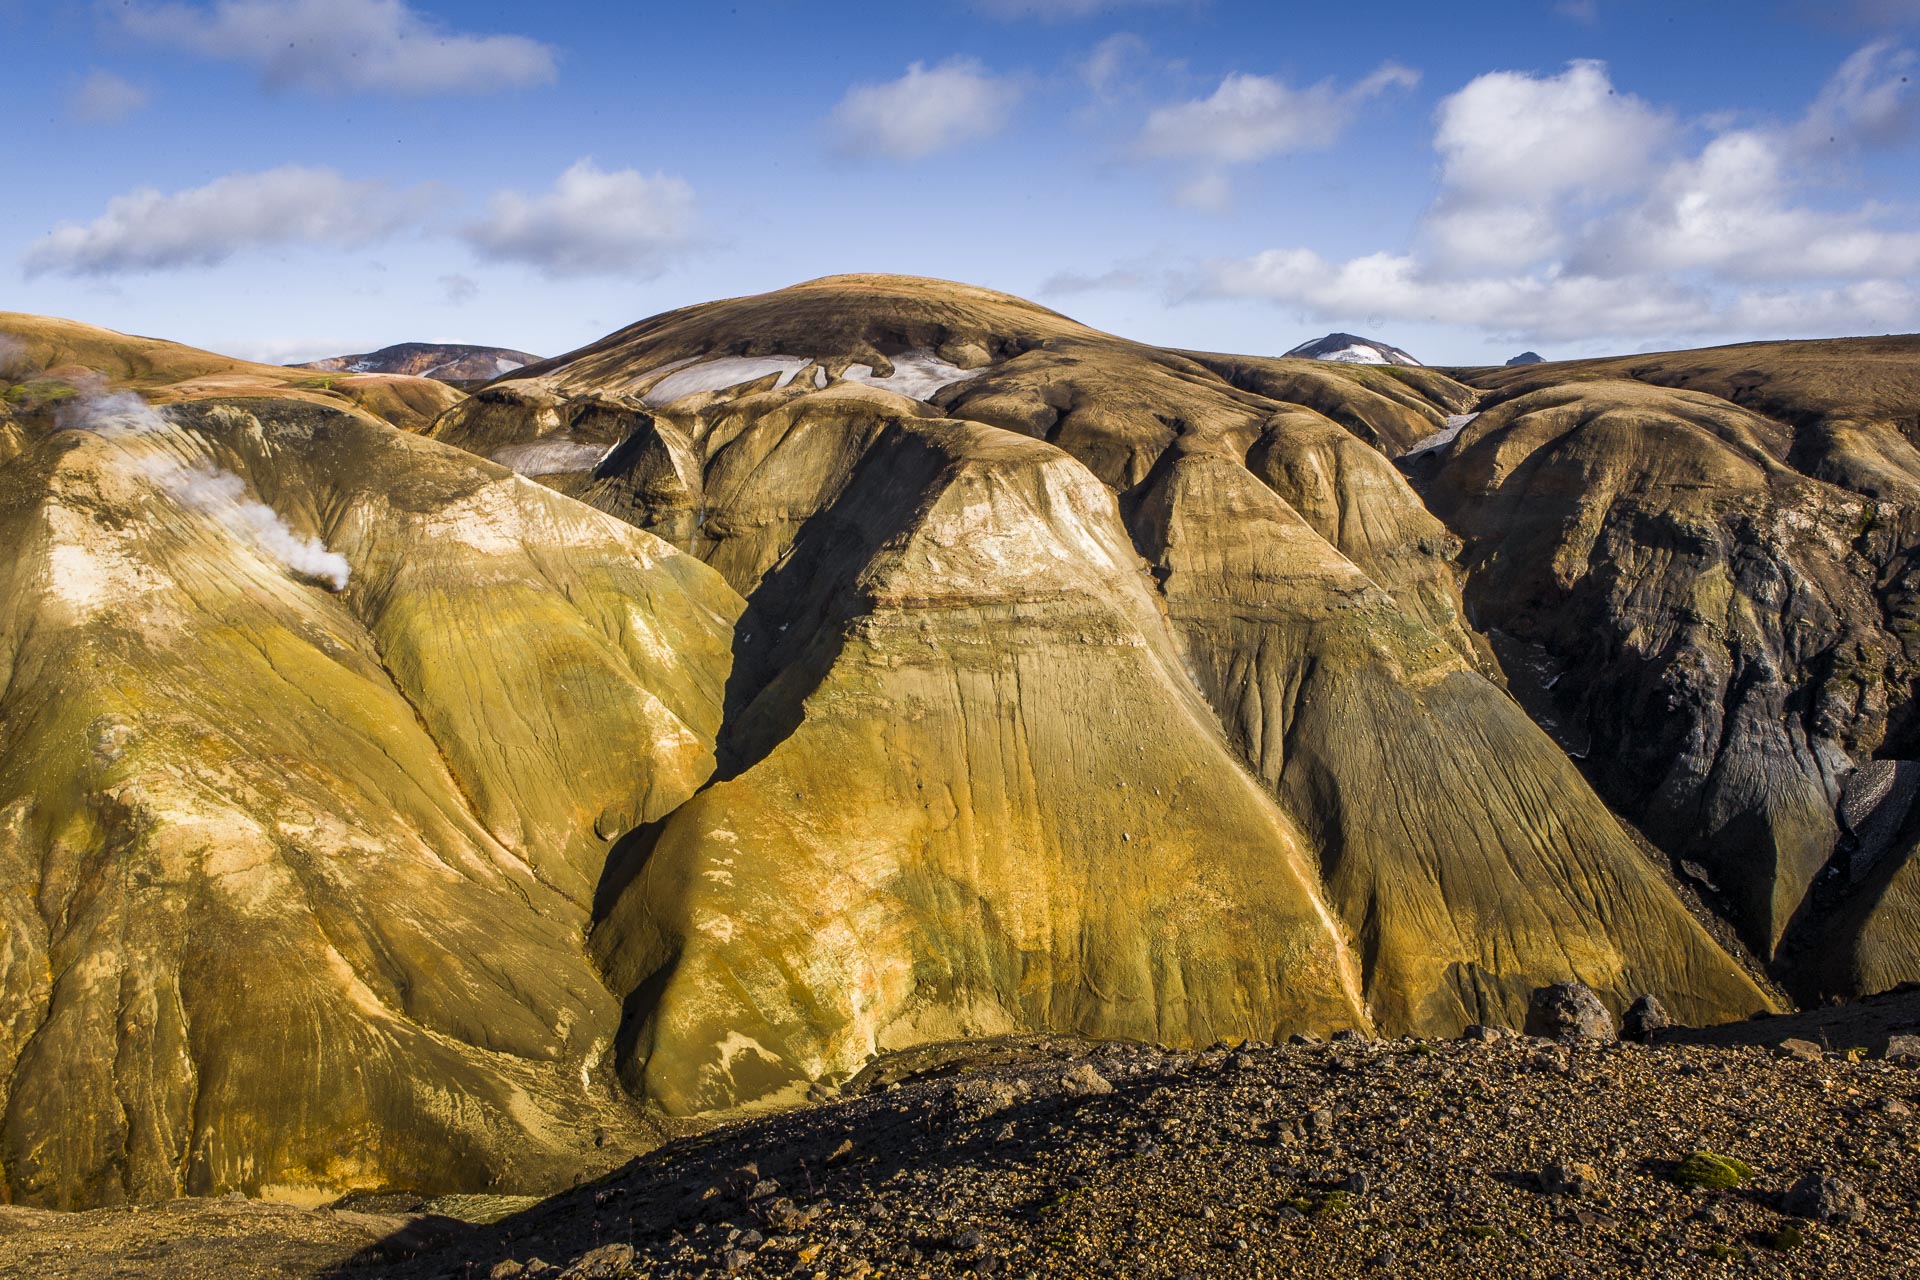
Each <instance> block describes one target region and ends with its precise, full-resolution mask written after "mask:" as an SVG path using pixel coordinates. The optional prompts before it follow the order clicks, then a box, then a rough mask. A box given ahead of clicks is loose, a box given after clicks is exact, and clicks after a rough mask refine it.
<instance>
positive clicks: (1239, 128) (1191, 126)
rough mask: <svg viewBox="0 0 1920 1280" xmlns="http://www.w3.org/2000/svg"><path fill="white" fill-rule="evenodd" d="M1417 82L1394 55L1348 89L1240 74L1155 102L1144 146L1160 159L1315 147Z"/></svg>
mask: <svg viewBox="0 0 1920 1280" xmlns="http://www.w3.org/2000/svg"><path fill="white" fill-rule="evenodd" d="M1419 82H1420V75H1419V73H1418V72H1416V71H1413V70H1411V69H1409V68H1407V67H1403V66H1400V65H1399V64H1398V63H1394V62H1388V63H1383V64H1382V65H1381V66H1380V67H1379V69H1378V70H1376V71H1374V72H1373V74H1371V75H1369V76H1367V78H1366V79H1364V80H1361V81H1360V82H1358V83H1357V84H1354V85H1351V86H1349V87H1348V88H1345V89H1340V88H1336V87H1335V86H1334V83H1333V81H1331V80H1323V81H1321V82H1320V83H1319V84H1316V85H1310V86H1308V87H1307V88H1305V89H1294V88H1291V87H1289V86H1288V85H1287V84H1285V83H1284V82H1282V81H1280V80H1276V79H1273V78H1271V77H1268V76H1256V75H1246V74H1240V73H1236V74H1234V75H1230V76H1228V77H1226V79H1224V80H1222V81H1221V82H1220V87H1219V88H1217V89H1215V90H1214V91H1213V93H1212V95H1211V96H1209V97H1206V98H1200V99H1196V100H1194V101H1191V102H1180V103H1175V104H1173V105H1171V106H1165V107H1160V108H1158V109H1156V110H1155V111H1154V112H1153V113H1152V114H1151V115H1149V116H1148V117H1147V123H1146V126H1145V128H1143V129H1142V130H1141V132H1140V141H1139V148H1140V150H1141V152H1142V153H1143V154H1145V155H1148V156H1152V157H1155V158H1158V159H1167V160H1200V161H1206V162H1211V163H1215V164H1248V163H1251V162H1253V161H1255V160H1264V159H1266V158H1268V157H1269V156H1276V155H1282V154H1285V153H1287V152H1293V151H1311V150H1317V149H1319V148H1322V147H1329V146H1332V145H1333V144H1334V142H1336V141H1337V140H1338V139H1339V137H1340V135H1341V133H1342V132H1344V131H1345V130H1346V127H1347V125H1348V123H1349V122H1350V121H1351V120H1352V117H1353V113H1354V111H1355V110H1356V109H1357V108H1358V107H1359V106H1360V105H1361V104H1362V103H1365V102H1366V101H1368V100H1369V99H1372V98H1376V97H1378V96H1380V95H1381V94H1382V93H1384V92H1386V91H1387V90H1389V89H1394V88H1402V89H1404V88H1410V87H1412V86H1413V85H1416V84H1418V83H1419Z"/></svg>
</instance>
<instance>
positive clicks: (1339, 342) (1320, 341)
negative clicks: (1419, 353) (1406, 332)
mask: <svg viewBox="0 0 1920 1280" xmlns="http://www.w3.org/2000/svg"><path fill="white" fill-rule="evenodd" d="M1287 355H1289V356H1292V357H1294V358H1296V359H1300V360H1335V361H1338V362H1339V363H1341V364H1405V365H1415V366H1418V365H1419V364H1420V362H1419V361H1418V360H1415V359H1414V358H1413V357H1412V356H1410V355H1408V354H1407V353H1406V352H1404V351H1402V350H1401V349H1400V348H1399V347H1396V346H1392V345H1390V344H1388V343H1385V342H1381V341H1380V340H1378V339H1377V338H1362V337H1360V336H1359V335H1358V334H1353V333H1330V334H1328V335H1327V336H1326V337H1324V338H1315V339H1314V340H1313V341H1312V342H1303V343H1301V344H1300V345H1299V346H1297V347H1295V348H1294V349H1293V350H1291V351H1289V352H1287Z"/></svg>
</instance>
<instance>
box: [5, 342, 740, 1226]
mask: <svg viewBox="0 0 1920 1280" xmlns="http://www.w3.org/2000/svg"><path fill="white" fill-rule="evenodd" d="M0 328H4V329H5V331H7V332H9V333H12V334H21V335H24V336H23V339H22V340H19V341H18V343H17V345H18V346H19V347H20V348H21V349H23V350H24V352H25V355H24V357H22V358H20V359H17V360H16V361H15V362H14V363H13V365H12V366H11V368H10V369H9V370H8V372H7V375H6V377H5V378H4V379H0V402H5V403H6V404H8V405H9V406H11V408H10V410H9V412H8V414H7V417H8V422H7V423H6V426H7V428H8V429H9V430H10V433H11V440H12V451H11V456H9V454H8V452H5V451H0V546H4V547H6V548H7V552H6V555H5V557H4V559H0V886H4V892H0V1186H3V1187H4V1192H5V1198H6V1199H7V1200H8V1201H10V1202H14V1203H20V1202H27V1203H36V1204H43V1205H55V1206H83V1205H97V1204H106V1203H114V1202H117V1201H121V1200H151V1199H156V1198H164V1197H167V1196H172V1195H178V1194H181V1193H183V1192H184V1193H195V1194H216V1193H219V1192H222V1191H225V1190H230V1189H232V1190H240V1189H244V1190H246V1191H247V1192H249V1193H252V1194H265V1195H272V1196H276V1197H279V1198H295V1199H299V1198H308V1199H325V1198H330V1197H331V1196H333V1195H336V1194H338V1192H339V1190H340V1189H342V1188H345V1187H352V1186H360V1187H378V1186H383V1185H389V1184H395V1183H398V1184H401V1185H425V1186H445V1187H449V1188H453V1187H484V1186H489V1185H497V1184H503V1183H504V1184H506V1185H512V1186H529V1185H536V1186H537V1185H564V1184H565V1183H566V1182H567V1181H569V1180H570V1179H571V1178H572V1177H573V1176H574V1174H575V1172H576V1171H578V1170H579V1169H580V1168H582V1167H583V1165H590V1164H591V1163H592V1161H593V1160H595V1159H596V1158H598V1157H596V1155H595V1147H594V1145H593V1135H594V1133H595V1132H596V1130H598V1131H599V1132H600V1133H601V1134H602V1135H603V1138H604V1139H605V1140H606V1141H608V1142H609V1143H611V1144H612V1145H613V1147H614V1148H615V1149H618V1148H620V1147H627V1148H631V1147H632V1146H633V1145H636V1144H641V1143H644V1142H645V1141H647V1140H648V1135H650V1134H653V1133H656V1132H657V1131H658V1126H657V1124H652V1122H649V1121H648V1120H647V1119H646V1118H645V1117H644V1116H643V1115H641V1114H639V1113H638V1112H636V1111H635V1109H634V1108H633V1107H632V1106H631V1104H630V1103H629V1102H628V1101H627V1099H626V1097H625V1095H624V1094H623V1093H622V1091H621V1090H620V1088H619V1086H618V1084H617V1082H616V1081H615V1080H614V1079H613V1078H612V1076H611V1074H610V1073H609V1072H608V1071H606V1070H605V1068H604V1065H603V1064H604V1059H605V1055H606V1052H607V1047H608V1046H609V1045H610V1044H611V1043H612V1041H613V1038H614V1036H615V1035H616V1033H617V1031H618V1029H619V1025H620V1021H621V1013H620V1002H619V1000H618V999H617V998H616V997H615V996H614V995H613V994H612V993H611V992H609V991H608V989H607V988H606V986H605V984H604V983H603V981H602V980H601V978H600V976H599V974H598V973H597V971H596V970H595V967H594V964H593V962H592V960H591V958H590V957H589V955H588V954H587V952H586V949H585V945H584V941H583V938H584V935H585V932H586V930H587V929H588V927H589V925H590V923H591V908H592V902H593V895H594V891H595V888H596V885H597V883H598V880H599V875H600V871H601V867H602V864H603V863H604V860H605V856H606V849H607V841H608V838H609V837H610V836H612V835H616V834H618V833H619V832H621V831H624V830H626V829H627V828H629V827H631V826H632V825H634V824H636V823H640V822H644V821H647V820H649V819H652V818H655V817H658V816H660V815H661V814H663V813H666V812H668V811H670V810H672V809H673V808H675V807H676V806H677V805H678V804H679V803H680V802H682V801H683V800H685V799H686V798H687V797H688V796H689V795H691V794H692V793H693V792H694V791H695V790H696V789H697V788H698V787H699V785H700V784H701V783H702V781H703V780H704V779H705V778H706V777H707V776H708V775H709V774H710V772H711V770H712V768H713V760H714V757H713V735H714V732H715V730H716V729H717V727H718V723H719V711H720V706H721V701H722V693H723V690H724V687H725V683H726V680H727V675H728V670H729V667H730V654H729V644H730V639H729V637H730V634H731V627H732V622H733V619H734V618H735V616H737V614H738V613H739V610H740V608H741V602H740V601H739V599H738V597H737V596H735V595H734V593H733V592H732V591H731V590H730V589H729V588H728V587H727V586H726V585H725V584H724V583H723V582H722V581H721V580H720V578H719V577H718V575H716V574H715V573H713V572H712V571H710V570H708V569H707V568H706V567H705V566H703V565H701V564H699V563H698V562H697V561H695V560H693V559H692V558H691V557H688V556H685V555H682V554H680V553H678V552H676V551H674V550H672V549H671V548H669V547H667V546H666V545H665V544H663V543H661V542H660V541H659V540H658V539H655V538H653V537H651V536H650V535H648V534H645V533H641V532H639V531H637V530H635V529H633V528H631V527H630V526H628V525H625V524H623V523H620V522H618V521H615V520H612V519H609V518H607V517H604V516H601V515H599V514H597V513H595V512H593V511H590V510H588V509H586V508H584V507H582V506H580V505H578V504H576V503H573V502H570V501H568V500H567V499H565V498H562V497H560V496H558V495H556V494H554V493H552V492H551V491H550V490H547V489H545V488H542V487H540V486H538V485H534V484H532V483H529V482H527V481H524V480H522V479H520V478H518V477H516V476H515V475H513V474H512V473H511V472H509V471H507V470H506V469H504V468H502V467H498V466H494V465H492V464H489V463H486V462H483V461H481V460H479V459H476V458H474V457H473V456H472V455H470V454H467V453H463V452H461V451H459V450H455V449H451V448H448V447H447V446H444V445H440V444H436V443H435V442H433V441H431V440H426V439H423V438H421V437H420V436H418V435H415V434H410V433H407V432H405V431H401V430H397V429H395V428H394V427H393V426H391V425H389V424H388V423H386V422H383V421H381V420H380V419H378V418H376V417H374V416H372V415H371V414H369V413H368V412H366V411H365V410H363V409H361V408H359V407H357V406H355V405H352V404H350V403H348V402H347V401H346V400H345V399H343V398H342V396H341V390H340V384H341V382H345V381H348V380H344V379H343V380H340V382H335V383H334V384H333V387H334V389H333V390H332V391H328V392H320V391H312V390H307V389H303V387H302V386H301V384H300V383H298V382H293V383H286V384H282V385H281V386H280V387H278V388H274V387H273V386H271V385H269V379H268V378H267V375H264V374H257V373H255V372H252V371H249V370H247V369H244V368H240V369H238V370H237V371H236V369H235V368H234V367H232V366H230V365H229V366H228V367H222V368H214V369H212V370H208V369H205V368H204V367H203V366H205V365H206V363H207V361H206V358H205V357H204V353H198V352H194V351H192V350H190V349H187V348H178V347H172V346H170V345H168V344H163V343H156V342H151V341H149V340H144V339H122V338H119V337H118V336H117V335H110V334H107V333H106V332H105V331H101V330H76V329H72V328H71V327H68V326H65V325H63V324H59V323H54V322H50V323H47V324H42V325H38V326H35V325H31V324H29V325H23V324H21V323H19V322H18V320H17V318H15V317H6V318H5V320H4V321H0ZM49 334H52V335H54V338H57V339H59V341H54V340H53V339H50V338H49V337H48V335H49ZM63 343H64V345H62V344H63ZM50 356H51V358H52V359H54V360H57V361H58V362H59V363H58V364H57V365H54V366H52V367H48V366H46V365H45V363H44V362H45V361H47V360H48V359H49V357H50ZM76 359H85V360H86V361H88V362H89V363H90V364H91V365H92V367H93V369H94V370H95V373H94V375H93V376H92V377H85V376H82V374H81V371H80V370H79V369H78V367H77V366H76V365H74V364H73V363H72V362H73V361H74V360H76ZM58 369H64V370H66V372H65V373H60V372H57V371H56V370H58ZM183 373H184V374H186V375H187V380H186V381H184V382H183V381H180V380H179V379H178V377H177V375H181V374H183ZM273 376H274V377H278V378H282V379H284V378H287V377H288V376H289V375H288V374H287V371H285V370H279V371H276V372H275V374H274V375H273ZM154 380H158V381H159V382H160V383H161V384H162V385H161V386H160V388H159V394H160V397H161V398H164V399H167V400H168V401H169V403H168V404H167V405H166V406H165V407H164V408H162V409H159V410H155V409H152V408H150V407H148V405H147V404H146V403H145V402H144V401H143V400H141V399H140V398H138V397H136V396H133V395H132V394H130V393H129V392H127V391H126V390H125V388H126V387H128V386H133V385H140V384H142V383H143V382H152V381H154ZM401 385H405V384H404V383H403V384H401ZM422 385H423V386H426V387H438V384H432V383H425V384H422ZM435 394H437V395H444V396H446V397H448V398H453V399H457V398H458V396H457V393H452V392H449V391H447V389H445V388H439V391H438V392H436V393H435ZM650 1126H651V1127H650Z"/></svg>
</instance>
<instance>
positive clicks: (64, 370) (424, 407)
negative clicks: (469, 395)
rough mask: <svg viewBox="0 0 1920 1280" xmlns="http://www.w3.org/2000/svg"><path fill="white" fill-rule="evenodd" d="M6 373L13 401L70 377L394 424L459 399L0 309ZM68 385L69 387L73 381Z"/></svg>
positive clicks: (416, 386) (165, 400) (418, 383)
mask: <svg viewBox="0 0 1920 1280" xmlns="http://www.w3.org/2000/svg"><path fill="white" fill-rule="evenodd" d="M0 348H3V349H4V350H0V355H5V356H6V358H5V359H4V360H0V378H4V379H6V380H7V381H8V382H9V384H10V386H11V391H10V393H9V394H10V395H11V396H12V398H13V400H14V402H15V403H21V402H23V401H27V400H31V399H33V398H34V396H35V394H36V390H35V389H36V386H40V385H45V386H47V387H48V388H50V389H52V390H54V391H55V392H56V393H57V392H58V390H59V389H60V388H63V387H67V382H66V381H65V380H66V379H68V378H69V377H75V378H78V379H80V380H81V381H82V382H83V383H85V382H88V381H95V382H100V383H103V384H110V385H111V386H113V387H114V388H116V389H119V390H123V391H131V392H137V393H139V394H140V395H141V396H143V397H144V398H146V399H147V400H148V401H150V402H152V403H154V404H171V403H174V402H177V401H182V400H195V399H205V398H208V397H212V396H246V397H267V398H271V399H276V400H296V401H301V402H303V403H307V404H318V405H333V406H343V407H352V408H356V409H362V410H365V411H366V412H368V413H370V414H372V415H374V416H375V417H378V418H380V419H382V420H383V421H386V422H390V423H392V424H393V425H395V426H399V427H407V428H415V427H424V426H426V425H427V424H428V423H430V422H432V421H433V419H434V418H436V417H438V416H439V415H440V414H441V413H443V412H445V411H446V409H447V408H448V407H449V406H451V405H453V404H456V403H458V402H459V400H460V399H461V395H460V393H459V392H458V391H456V390H454V389H453V388H451V387H449V386H447V385H446V384H445V383H443V382H437V381H433V380H431V379H428V378H416V377H409V376H406V375H402V374H397V373H393V374H390V373H366V374H356V375H351V376H348V377H315V376H313V375H312V374H310V373H307V372H304V371H302V370H300V369H297V368H289V367H287V366H284V365H274V364H254V363H253V362H251V361H248V360H236V359H234V358H233V357H232V356H223V355H216V354H214V353H213V352H211V351H201V350H199V349H198V348H196V347H188V346H182V345H181V344H179V343H177V342H165V341H162V340H160V339H157V338H137V337H132V336H130V335H128V334H124V333H116V332H114V331H113V330H111V329H99V328H95V327H94V326H93V325H89V324H81V323H79V322H78V321H74V320H59V319H55V318H53V317H50V316H33V315H24V314H21V313H19V312H14V311H0ZM69 389H70V388H69Z"/></svg>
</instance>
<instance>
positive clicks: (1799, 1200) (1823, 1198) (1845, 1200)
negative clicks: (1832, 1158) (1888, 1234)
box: [1780, 1173, 1867, 1222]
mask: <svg viewBox="0 0 1920 1280" xmlns="http://www.w3.org/2000/svg"><path fill="white" fill-rule="evenodd" d="M1780 1207H1781V1208H1783V1209H1785V1210H1786V1211H1787V1212H1788V1213H1791V1214H1793V1215H1794V1216H1795V1217H1799V1218H1811V1219H1813V1220H1814V1221H1815V1222H1854V1221H1857V1220H1859V1219H1860V1218H1862V1217H1864V1216H1865V1215H1866V1212H1867V1201H1866V1197H1864V1196H1862V1195H1861V1194H1860V1193H1859V1191H1857V1190H1855V1189H1854V1186H1853V1184H1852V1183H1850V1182H1847V1181H1845V1180H1844V1179H1841V1178H1836V1177H1833V1176H1832V1175H1831V1174H1825V1173H1809V1174H1807V1175H1806V1176H1805V1177H1803V1178H1801V1179H1800V1181H1798V1182H1796V1183H1794V1184H1793V1186H1792V1187H1790V1188H1789V1189H1788V1191H1787V1194H1786V1195H1785V1196H1783V1197H1782V1198H1781V1201H1780Z"/></svg>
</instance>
